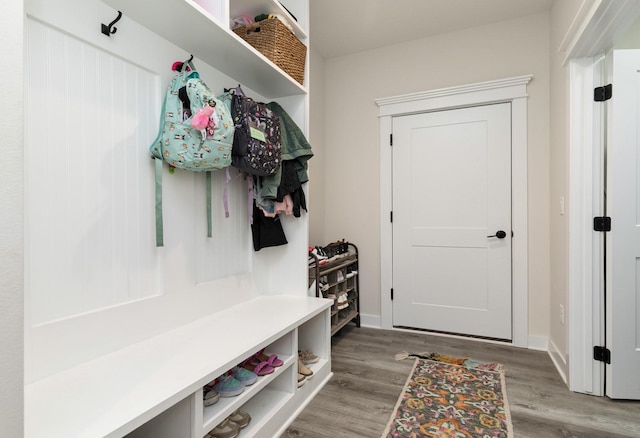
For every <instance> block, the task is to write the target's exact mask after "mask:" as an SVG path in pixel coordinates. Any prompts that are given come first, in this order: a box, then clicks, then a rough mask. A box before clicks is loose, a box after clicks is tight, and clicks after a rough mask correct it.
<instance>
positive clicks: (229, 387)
mask: <svg viewBox="0 0 640 438" xmlns="http://www.w3.org/2000/svg"><path fill="white" fill-rule="evenodd" d="M213 389H214V390H216V391H218V392H219V393H220V397H235V396H236V395H239V394H240V393H242V391H244V385H243V384H242V382H240V381H239V380H238V379H236V378H235V377H233V375H228V376H222V377H220V381H219V382H218V383H216V384H215V386H214V387H213Z"/></svg>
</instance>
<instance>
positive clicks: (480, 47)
mask: <svg viewBox="0 0 640 438" xmlns="http://www.w3.org/2000/svg"><path fill="white" fill-rule="evenodd" d="M523 74H533V81H532V82H531V84H530V85H529V86H528V92H529V96H530V97H529V106H528V109H529V118H528V127H529V135H528V143H529V153H528V159H529V168H528V171H529V184H528V185H529V194H528V196H529V215H528V221H529V236H528V237H529V294H530V298H529V321H530V327H529V334H530V335H532V336H545V337H546V336H547V335H548V327H549V114H548V109H549V16H548V14H547V13H542V14H536V15H532V16H528V17H524V18H519V19H514V20H509V21H505V22H501V23H497V24H493V25H489V26H482V27H477V28H473V29H467V30H464V31H460V32H454V33H450V34H444V35H438V36H435V37H430V38H425V39H421V40H416V41H411V42H407V43H403V44H399V45H394V46H390V47H383V48H379V49H375V50H371V51H366V52H361V53H357V54H354V55H349V56H344V57H338V58H331V59H327V60H326V77H325V83H326V102H325V104H326V109H325V115H326V145H325V146H326V147H325V151H326V155H325V165H326V169H325V185H324V187H325V196H326V199H327V203H326V210H325V215H326V218H325V221H326V240H327V241H331V240H336V239H339V238H342V237H345V238H347V239H348V240H350V241H352V242H354V243H355V244H357V245H358V247H359V249H360V260H361V262H360V266H361V274H362V275H361V280H360V281H361V290H362V295H361V308H362V313H363V314H364V315H366V316H371V317H373V318H374V319H375V317H378V316H379V315H380V277H379V273H380V239H379V229H380V223H379V217H380V213H379V209H380V205H379V192H380V179H379V169H380V162H379V152H378V150H379V144H380V141H379V129H378V117H377V114H378V108H377V106H376V104H375V102H374V100H375V99H377V98H381V97H388V96H394V95H399V94H405V93H412V92H418V91H427V90H432V89H438V88H444V87H450V86H456V85H464V84H469V83H475V82H482V81H488V80H494V79H501V78H506V77H511V76H519V75H523ZM385 164H386V163H385ZM314 226H317V223H316V224H314Z"/></svg>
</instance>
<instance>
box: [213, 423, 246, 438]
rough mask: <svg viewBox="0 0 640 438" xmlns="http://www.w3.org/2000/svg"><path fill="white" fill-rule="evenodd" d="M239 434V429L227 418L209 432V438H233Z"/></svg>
mask: <svg viewBox="0 0 640 438" xmlns="http://www.w3.org/2000/svg"><path fill="white" fill-rule="evenodd" d="M239 434H240V427H238V425H237V424H235V423H234V422H232V421H229V419H228V418H225V420H224V421H223V422H222V423H220V424H218V425H217V426H216V428H215V429H213V430H212V431H211V432H209V436H210V437H211V438H235V437H237V436H238V435H239Z"/></svg>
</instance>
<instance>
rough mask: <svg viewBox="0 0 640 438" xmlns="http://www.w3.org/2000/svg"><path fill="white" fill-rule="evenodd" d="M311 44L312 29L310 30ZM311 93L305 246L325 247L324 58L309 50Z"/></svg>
mask: <svg viewBox="0 0 640 438" xmlns="http://www.w3.org/2000/svg"><path fill="white" fill-rule="evenodd" d="M310 38H311V40H312V41H313V29H311V35H310ZM310 57H311V60H310V64H311V73H310V76H311V89H310V91H309V101H310V103H309V104H310V107H311V111H310V113H311V114H310V116H311V117H310V122H309V123H310V127H309V142H310V143H311V147H312V148H313V158H312V159H311V160H309V203H308V207H309V245H311V246H316V245H321V246H324V245H325V244H327V243H329V242H327V240H326V239H325V222H324V221H325V209H326V198H325V190H324V175H325V164H324V163H325V139H326V133H325V113H324V109H325V94H326V90H325V83H324V69H325V61H324V58H323V57H322V56H321V55H320V53H318V51H317V50H315V49H314V48H313V47H311V48H310Z"/></svg>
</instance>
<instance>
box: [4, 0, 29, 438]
mask: <svg viewBox="0 0 640 438" xmlns="http://www.w3.org/2000/svg"><path fill="white" fill-rule="evenodd" d="M23 14H24V12H23V5H22V2H21V1H10V2H4V4H3V11H2V14H0V41H2V44H3V56H2V59H0V69H1V70H2V72H3V73H2V74H3V77H6V78H10V84H11V85H10V86H5V87H2V89H1V90H0V101H2V103H3V105H2V109H0V129H1V130H2V132H3V133H4V134H3V140H2V152H3V153H2V162H3V168H4V170H3V171H2V172H0V199H2V204H3V205H2V207H1V209H2V212H1V213H0V229H1V230H2V232H1V233H0V259H2V264H1V265H0V309H1V311H2V315H1V316H0V345H1V346H2V352H1V353H0V430H1V431H2V436H7V437H9V436H11V437H20V436H23V397H24V388H23V382H24V372H23V362H24V352H23V346H24V322H23V317H24V267H23V260H24V232H23V224H24V203H23V196H24V184H23V173H24V172H23V169H24V161H23V158H24V157H23V143H24V140H23V107H24V104H23V101H22V94H23V85H22V59H23V37H24V36H23V27H24V26H23V24H24V15H23Z"/></svg>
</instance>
